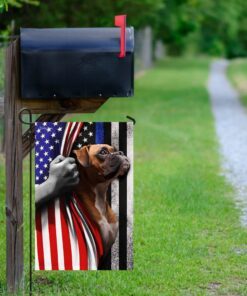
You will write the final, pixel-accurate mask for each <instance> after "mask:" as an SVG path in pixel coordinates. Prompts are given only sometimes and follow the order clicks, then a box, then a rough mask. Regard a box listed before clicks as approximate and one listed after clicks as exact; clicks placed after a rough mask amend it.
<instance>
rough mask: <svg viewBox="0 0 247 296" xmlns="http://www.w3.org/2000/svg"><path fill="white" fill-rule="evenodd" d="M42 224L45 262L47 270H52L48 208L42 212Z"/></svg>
mask: <svg viewBox="0 0 247 296" xmlns="http://www.w3.org/2000/svg"><path fill="white" fill-rule="evenodd" d="M41 225H42V238H43V250H44V264H45V266H44V267H45V270H51V269H52V268H51V248H50V236H49V225H48V210H47V208H44V209H42V212H41Z"/></svg>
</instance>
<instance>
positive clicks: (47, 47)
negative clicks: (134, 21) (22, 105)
mask: <svg viewBox="0 0 247 296" xmlns="http://www.w3.org/2000/svg"><path fill="white" fill-rule="evenodd" d="M120 33H121V29H120V28H66V29H24V28H23V29H21V97H22V98H24V99H52V98H56V99H58V98H59V99H60V98H61V99H63V98H64V99H67V98H96V97H129V96H132V95H133V88H134V85H133V84H134V82H133V81H134V29H133V28H132V27H128V28H126V29H125V49H126V53H125V56H124V57H120V55H119V53H120V44H122V40H120V39H121V34H120Z"/></svg>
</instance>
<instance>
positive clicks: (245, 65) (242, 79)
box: [228, 59, 247, 106]
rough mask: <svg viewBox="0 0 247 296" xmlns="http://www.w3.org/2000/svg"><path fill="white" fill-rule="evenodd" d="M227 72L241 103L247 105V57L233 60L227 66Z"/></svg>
mask: <svg viewBox="0 0 247 296" xmlns="http://www.w3.org/2000/svg"><path fill="white" fill-rule="evenodd" d="M228 74H229V77H230V79H231V81H232V82H233V84H234V86H235V87H236V89H237V90H238V91H239V93H240V95H241V98H242V101H243V104H244V105H245V106H247V59H236V60H233V61H232V62H231V64H230V66H229V68H228Z"/></svg>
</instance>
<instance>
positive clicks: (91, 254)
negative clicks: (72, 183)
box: [73, 199, 98, 270]
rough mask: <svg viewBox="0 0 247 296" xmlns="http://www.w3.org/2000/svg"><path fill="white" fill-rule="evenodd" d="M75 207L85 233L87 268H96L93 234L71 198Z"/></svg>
mask: <svg viewBox="0 0 247 296" xmlns="http://www.w3.org/2000/svg"><path fill="white" fill-rule="evenodd" d="M73 202H74V205H75V208H76V210H77V213H78V214H79V216H80V218H81V224H82V228H83V233H84V235H85V240H86V245H87V251H88V270H97V265H98V264H97V261H98V260H97V248H96V244H95V241H94V237H93V234H92V233H91V230H90V228H89V226H88V225H87V222H86V220H85V219H84V216H83V213H81V211H80V210H79V209H78V206H77V203H76V200H75V199H73Z"/></svg>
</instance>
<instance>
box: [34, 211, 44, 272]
mask: <svg viewBox="0 0 247 296" xmlns="http://www.w3.org/2000/svg"><path fill="white" fill-rule="evenodd" d="M35 225H36V241H37V253H38V254H36V256H38V261H39V269H40V270H44V269H45V263H44V249H43V237H42V224H41V211H40V210H37V211H36V215H35Z"/></svg>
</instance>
